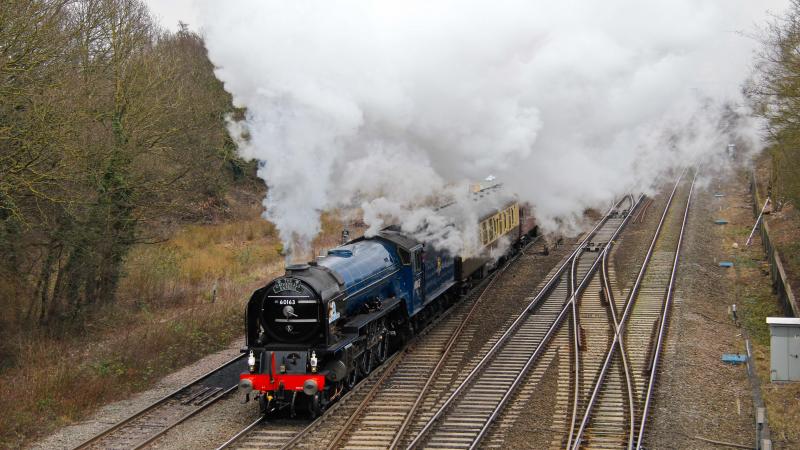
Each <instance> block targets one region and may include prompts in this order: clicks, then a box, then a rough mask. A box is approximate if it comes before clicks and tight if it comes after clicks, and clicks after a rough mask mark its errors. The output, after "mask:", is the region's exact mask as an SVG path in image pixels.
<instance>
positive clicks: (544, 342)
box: [409, 196, 644, 450]
mask: <svg viewBox="0 0 800 450" xmlns="http://www.w3.org/2000/svg"><path fill="white" fill-rule="evenodd" d="M643 198H644V196H641V197H639V201H637V202H636V204H637V205H638V204H639V202H641V200H642V199H643ZM619 204H620V203H617V205H619ZM630 217H631V216H630V214H628V215H627V216H625V219H624V220H623V221H622V223H620V225H619V226H618V227H617V229H616V230H614V233H613V234H612V235H611V237H610V238H609V240H608V242H607V243H606V245H605V246H604V247H603V250H602V253H601V254H600V255H598V258H597V259H595V261H594V263H592V266H591V267H590V268H589V270H588V271H587V272H586V275H585V276H584V277H583V279H582V280H581V282H580V284H579V285H578V286H577V288H576V291H575V292H573V293H572V297H571V298H570V299H569V300H568V301H567V302H566V303H565V304H564V307H563V308H562V309H561V312H560V313H559V315H558V317H556V320H555V321H553V323H552V324H551V325H550V328H549V329H548V330H547V333H545V335H544V337H543V338H542V340H541V341H540V342H539V344H538V345H537V346H536V349H535V350H534V351H533V353H532V354H531V356H530V357H529V358H528V361H527V362H526V363H525V366H523V368H522V370H520V372H519V374H517V376H516V378H515V379H514V381H513V382H512V383H511V386H510V387H509V389H508V391H506V393H505V394H504V395H503V397H502V398H501V400H500V403H498V405H497V406H496V407H495V409H494V411H493V412H492V414H491V415H490V416H489V418H488V420H486V421H485V422H484V424H483V427H481V430H480V432H478V435H477V436H476V437H475V439H474V440H473V441H472V444H471V445H470V447H469V448H470V450H473V449H475V448H477V447H478V445H479V444H480V442H481V440H482V439H483V437H484V436H485V435H486V434H487V432H488V431H489V427H490V426H491V425H492V423H493V422H494V421H495V419H497V417H498V416H499V415H500V413H501V412H502V411H503V409H504V408H505V404H506V403H507V402H508V400H509V399H510V398H511V396H512V395H513V394H514V393H515V392H516V388H517V387H519V385H520V384H522V381H523V380H524V378H525V376H526V375H527V372H528V370H529V369H530V368H531V366H532V365H533V363H534V362H536V361H537V360H538V358H539V356H540V355H541V353H542V352H543V351H544V350H545V348H546V346H547V344H548V343H549V341H550V339H551V338H552V336H553V335H554V334H555V333H556V331H557V330H558V328H559V327H560V324H561V322H562V321H563V320H564V316H565V315H566V314H567V312H568V311H570V310H571V311H572V312H573V314H574V313H575V303H576V298H577V296H579V295H580V294H581V293H582V292H583V290H584V289H585V288H586V285H587V284H588V283H589V280H590V279H591V278H592V274H593V273H594V272H595V270H596V269H597V265H598V264H599V263H600V260H602V258H603V256H604V255H605V254H606V253H607V252H608V249H609V248H610V246H611V245H610V244H611V242H613V241H614V239H616V237H617V236H618V235H619V233H620V232H621V231H622V229H623V228H624V227H625V225H626V224H627V223H628V220H629V219H630ZM581 248H582V247H581ZM554 278H556V277H554ZM465 382H466V380H465ZM420 436H422V432H420V434H419V435H418V436H417V438H419V437H420ZM410 448H411V446H409V449H410Z"/></svg>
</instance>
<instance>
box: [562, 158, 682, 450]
mask: <svg viewBox="0 0 800 450" xmlns="http://www.w3.org/2000/svg"><path fill="white" fill-rule="evenodd" d="M684 174H685V173H684ZM693 187H694V178H692V179H691V180H688V179H685V178H684V176H683V174H682V176H681V177H680V178H679V179H678V181H677V182H676V184H675V186H674V188H673V191H672V193H671V195H670V196H669V198H668V200H667V204H666V206H665V208H664V211H663V213H662V215H661V219H660V221H659V224H658V226H657V228H656V231H655V233H654V235H653V239H652V241H651V243H650V246H649V248H648V251H647V254H646V255H645V259H644V261H643V264H642V266H641V268H640V270H639V273H638V275H637V278H636V281H635V282H634V284H633V286H632V287H631V289H630V291H629V293H628V295H627V298H626V299H625V301H624V302H616V301H615V299H614V295H613V291H612V289H611V288H610V282H609V279H610V278H612V276H613V274H610V273H609V270H608V264H607V261H606V258H604V259H603V261H602V269H603V270H601V276H600V277H599V278H600V280H599V281H598V284H599V286H597V289H596V290H594V291H592V290H590V291H589V292H591V293H592V295H584V296H583V298H582V299H581V302H580V303H581V306H582V308H579V310H583V313H582V314H581V323H582V325H584V326H585V329H586V330H587V334H589V335H590V336H594V338H593V339H591V341H590V344H589V346H588V349H584V351H582V352H580V351H579V352H578V354H579V355H581V356H580V357H581V358H583V359H584V361H585V364H584V366H583V370H582V371H581V372H580V373H579V376H577V377H575V376H573V379H572V386H573V388H575V389H576V392H578V395H577V396H576V397H574V399H575V403H574V405H575V407H574V408H573V411H572V415H571V418H570V422H571V427H570V429H569V433H568V434H567V435H566V436H567V438H566V440H564V441H562V442H561V445H560V447H562V448H569V449H572V450H577V449H579V448H628V449H633V448H637V449H638V448H641V446H642V443H643V439H644V437H645V431H646V426H647V417H648V411H649V408H650V405H651V403H652V396H653V392H654V389H655V383H656V375H657V372H658V370H657V367H658V362H659V358H660V354H661V349H662V347H663V342H664V338H665V335H666V328H667V325H668V318H669V312H670V303H671V300H672V294H673V290H674V282H675V276H676V268H677V264H678V261H679V255H680V246H681V242H682V239H683V232H684V229H685V225H686V220H687V217H688V211H689V207H690V204H691V196H692V192H693ZM684 198H685V201H681V200H683V199H684ZM606 256H607V255H606ZM581 353H583V354H581ZM573 358H574V355H573ZM577 387H579V389H578V388H577Z"/></svg>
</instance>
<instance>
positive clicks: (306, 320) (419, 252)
mask: <svg viewBox="0 0 800 450" xmlns="http://www.w3.org/2000/svg"><path fill="white" fill-rule="evenodd" d="M501 192H502V191H501V188H500V186H499V185H495V186H492V187H489V188H486V189H481V190H478V191H476V192H475V193H474V194H473V195H474V196H475V202H476V203H479V204H480V205H481V207H482V209H483V211H484V213H483V214H481V220H480V221H479V224H478V225H479V230H480V231H479V233H480V242H481V244H482V247H483V249H482V252H481V254H480V256H477V257H462V256H459V255H453V254H450V252H448V251H445V250H440V249H437V248H435V246H433V245H430V244H427V243H425V242H419V241H417V240H415V239H413V238H412V237H409V236H407V235H405V234H403V233H401V232H400V231H399V230H398V229H396V228H392V227H389V228H386V229H384V230H383V231H381V232H379V233H378V234H377V235H375V236H372V237H369V238H365V237H362V238H358V239H355V240H353V241H350V242H348V243H347V244H345V245H342V246H340V247H337V248H334V249H332V250H330V251H328V253H327V255H326V256H325V257H321V258H319V259H318V260H317V261H312V262H310V263H308V264H295V265H290V266H288V267H286V274H285V275H284V276H282V277H279V278H276V279H275V280H273V281H272V282H270V283H269V284H267V285H266V286H264V287H263V288H261V289H258V290H257V291H255V292H254V293H253V295H252V297H251V298H250V300H249V302H248V304H247V309H246V314H245V323H246V347H245V348H244V349H243V351H244V352H246V353H247V359H248V361H247V362H248V367H249V371H248V372H247V373H243V374H241V375H240V380H239V389H240V391H242V392H244V393H245V394H246V398H247V399H249V398H250V395H251V394H255V396H256V399H257V400H258V401H259V403H260V407H261V409H262V411H264V412H275V411H282V410H288V411H289V413H290V414H291V415H295V413H296V411H297V410H298V408H302V409H303V410H305V409H308V411H309V412H310V414H311V415H312V416H314V415H317V414H319V413H320V412H322V411H323V410H324V409H325V407H326V406H327V405H328V404H330V403H331V402H333V401H335V400H336V399H337V398H339V397H340V396H341V395H342V394H343V393H344V392H346V391H347V390H349V389H350V388H352V387H353V386H354V385H355V384H356V383H357V382H358V381H359V380H360V379H362V378H364V377H365V376H366V375H367V374H369V373H370V372H371V371H372V370H373V369H374V368H375V367H377V366H378V365H379V364H380V363H382V362H383V361H384V360H385V359H386V358H387V357H388V356H389V355H391V354H392V352H394V351H395V350H396V349H398V348H400V347H402V345H403V343H404V342H405V341H407V340H408V339H409V338H410V337H411V336H413V335H414V333H415V332H417V331H418V330H420V329H421V328H422V327H423V326H424V325H425V324H427V323H428V322H429V321H430V320H431V319H432V318H434V317H435V316H436V315H438V314H439V313H441V311H443V310H444V309H446V308H448V307H449V306H450V305H452V304H453V303H454V302H456V301H458V300H459V299H460V298H461V296H462V294H463V293H464V292H465V291H466V290H468V289H469V287H470V286H471V285H472V284H473V283H475V282H476V281H478V280H480V279H481V278H483V277H484V276H485V275H486V274H488V272H489V271H490V270H491V269H492V268H493V266H494V264H495V263H496V262H497V259H498V255H494V257H489V256H488V254H489V252H490V250H491V249H493V248H496V247H497V246H498V245H499V244H500V242H502V241H505V244H508V245H504V247H503V248H506V250H505V251H504V252H503V254H502V255H499V257H500V258H502V257H505V256H507V255H508V254H509V253H513V252H514V251H516V250H517V249H518V248H519V246H520V245H521V244H522V243H523V242H524V241H525V240H526V239H528V238H529V237H532V236H534V235H535V234H536V232H537V228H536V225H535V221H534V220H533V219H532V217H531V216H530V214H528V208H527V207H525V206H520V204H519V203H518V202H517V201H516V200H514V199H504V198H503V197H502V195H501ZM498 205H500V206H499V207H498ZM447 208H448V207H445V208H444V209H443V210H442V212H443V213H445V214H446V213H447V212H448V211H447ZM449 208H451V209H454V208H453V207H452V206H451V207H449ZM454 216H455V214H454ZM454 220H455V219H454Z"/></svg>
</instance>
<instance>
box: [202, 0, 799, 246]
mask: <svg viewBox="0 0 800 450" xmlns="http://www.w3.org/2000/svg"><path fill="white" fill-rule="evenodd" d="M783 3H784V2H782V1H773V2H772V3H771V4H767V3H764V2H753V1H748V0H669V1H659V2H640V1H634V0H606V1H603V2H586V1H579V0H567V1H560V2H545V1H531V0H510V1H504V2H493V1H488V0H472V1H464V0H458V1H456V0H441V1H436V2H429V1H419V0H404V1H389V2H375V1H369V0H352V1H347V2H331V1H322V0H313V1H295V2H279V1H264V0H258V1H256V0H251V1H240V2H237V3H236V4H235V6H233V5H231V4H230V3H227V2H218V1H210V0H208V1H204V2H201V3H200V4H199V11H200V17H201V18H202V21H203V22H202V24H201V27H202V30H203V33H204V34H205V36H206V43H207V46H208V49H209V55H210V58H211V60H212V61H213V62H214V64H215V65H216V66H217V67H218V69H217V71H216V73H217V76H218V77H219V78H220V79H221V80H222V81H223V82H224V83H225V88H226V89H227V90H228V91H229V92H231V93H232V94H233V98H234V103H235V104H236V105H237V106H241V107H246V108H247V115H246V120H245V121H243V122H238V123H233V122H232V123H230V129H231V132H232V134H233V135H235V136H238V137H241V136H244V138H242V139H240V140H239V142H238V145H239V150H240V152H241V154H242V155H244V156H246V157H251V158H257V159H258V160H260V161H262V162H263V164H262V165H261V166H260V167H261V168H260V170H259V176H261V177H262V178H263V179H264V180H265V181H266V183H267V185H268V187H269V194H268V197H267V199H265V207H266V212H265V217H266V218H267V219H269V220H271V221H273V222H274V223H275V224H276V225H277V227H278V229H279V230H280V234H281V237H282V239H283V240H284V242H285V243H287V244H289V243H292V242H294V243H299V244H301V245H303V244H307V243H308V242H310V240H311V239H313V237H314V236H315V235H316V234H317V233H318V231H319V215H320V212H321V211H323V210H326V209H330V208H336V207H353V206H356V207H361V208H363V211H364V216H365V220H366V221H367V223H368V224H370V225H371V230H372V231H374V230H376V229H378V228H380V226H381V225H382V224H383V223H384V220H389V219H394V220H399V221H400V222H401V223H402V224H403V227H404V229H406V230H408V231H410V232H414V233H429V234H430V236H429V237H432V238H435V239H436V240H438V241H440V243H441V245H444V246H447V247H449V248H453V249H458V248H463V247H464V246H466V245H468V244H467V242H466V241H468V239H467V238H466V236H471V235H474V231H475V230H474V229H469V227H467V228H465V229H459V230H449V231H446V230H445V231H442V230H444V228H445V227H444V225H446V223H445V222H446V220H445V219H444V218H442V217H438V215H437V213H436V212H435V211H434V210H433V209H432V208H431V205H433V204H435V203H436V201H437V200H441V199H444V198H449V199H455V200H456V201H457V202H459V204H462V205H468V204H469V202H468V201H466V200H464V198H463V197H464V194H466V193H467V187H466V186H467V183H468V182H470V181H476V180H481V179H483V178H484V177H486V176H487V175H489V174H494V175H495V176H497V178H498V180H499V181H501V182H503V183H504V184H505V186H506V187H507V189H508V190H509V191H511V192H515V193H516V194H518V195H519V197H520V198H521V199H522V200H525V201H528V202H530V203H532V204H533V205H534V207H535V209H536V215H537V219H538V220H539V222H540V223H541V224H543V225H544V226H545V228H550V229H553V228H555V227H557V226H559V224H562V225H563V224H565V223H566V224H569V223H571V222H575V221H577V220H578V218H579V217H580V216H581V214H582V212H583V211H584V210H585V209H586V208H589V207H605V206H606V205H608V203H609V202H610V201H612V199H614V198H615V197H618V196H619V195H621V194H624V193H627V192H631V191H638V190H647V189H648V188H651V187H652V185H653V183H654V180H656V179H658V177H659V176H662V175H663V174H665V173H666V172H668V171H670V170H671V169H674V168H676V167H681V166H683V165H687V164H692V163H698V162H701V161H706V162H708V161H716V162H715V164H723V163H722V162H721V161H722V160H723V159H722V158H719V156H720V155H722V154H724V152H725V148H726V146H727V144H728V143H730V142H736V143H737V144H738V148H739V150H740V151H742V150H745V149H749V150H750V151H753V150H756V149H758V146H759V140H758V135H757V132H756V131H757V130H758V124H757V123H755V122H754V120H752V119H750V118H748V116H747V110H746V108H745V107H744V106H742V105H743V103H744V102H743V100H742V98H741V94H740V85H741V83H742V81H743V80H744V79H745V77H746V76H747V75H748V72H749V70H748V68H749V62H750V59H751V56H752V53H751V52H752V49H753V48H754V46H755V45H756V43H755V42H754V41H753V40H751V39H749V38H746V37H743V36H742V35H741V33H737V32H739V31H745V32H747V31H751V30H752V29H753V27H754V25H755V24H758V23H761V22H763V20H764V19H765V18H766V9H767V8H768V7H772V8H773V10H774V8H778V9H780V8H782V7H783ZM465 209H466V210H469V208H468V207H465ZM465 214H467V215H468V214H469V212H467V213H465ZM557 218H558V219H559V220H556V219H557Z"/></svg>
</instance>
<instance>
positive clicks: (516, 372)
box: [344, 198, 634, 448]
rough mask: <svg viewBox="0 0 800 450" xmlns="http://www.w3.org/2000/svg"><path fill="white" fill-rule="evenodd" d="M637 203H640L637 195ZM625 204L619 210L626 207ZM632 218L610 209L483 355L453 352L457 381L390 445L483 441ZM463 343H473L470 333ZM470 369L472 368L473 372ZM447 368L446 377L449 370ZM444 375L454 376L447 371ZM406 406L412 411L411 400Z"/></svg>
mask: <svg viewBox="0 0 800 450" xmlns="http://www.w3.org/2000/svg"><path fill="white" fill-rule="evenodd" d="M630 201H631V204H632V205H633V203H634V202H633V199H632V198H631V200H630ZM621 203H622V202H620V203H618V204H617V205H616V208H620V204H621ZM627 220H628V214H619V211H618V210H617V209H612V210H610V211H609V213H608V214H606V216H605V217H604V218H603V219H602V220H601V221H600V223H599V224H598V226H597V227H596V228H595V229H594V230H592V231H591V232H590V233H588V234H587V236H586V238H585V239H584V240H583V241H582V242H581V243H580V244H579V245H578V246H577V247H576V249H575V251H574V252H573V253H572V254H571V255H570V256H569V257H568V258H566V259H565V261H563V263H562V264H561V265H560V267H558V268H556V269H554V270H553V271H552V272H551V273H550V274H549V276H548V278H547V281H546V282H545V283H544V285H543V286H542V289H541V290H540V293H539V295H537V296H536V297H533V298H528V299H527V301H529V303H528V304H527V306H525V307H524V308H523V312H522V313H521V314H520V315H519V316H518V317H517V318H516V320H514V321H513V322H511V323H509V324H508V326H507V327H504V330H505V331H503V332H500V333H498V335H497V336H493V337H492V339H490V341H489V342H487V344H486V345H485V347H488V348H485V349H483V350H482V351H481V352H479V353H478V354H480V355H482V357H480V358H478V357H477V356H476V357H474V358H472V361H469V362H468V363H467V364H464V363H463V358H462V361H461V362H459V360H458V358H452V357H450V358H449V359H450V360H452V361H455V363H453V362H451V363H449V364H448V368H447V370H449V371H452V372H454V373H455V374H456V376H455V379H454V380H452V381H451V382H450V383H447V384H445V385H441V384H440V383H439V384H434V387H433V389H431V392H430V394H432V395H426V396H425V401H424V402H423V403H422V406H421V407H419V409H418V411H416V412H415V411H414V410H413V408H412V410H411V413H410V414H408V413H406V415H404V416H402V417H404V423H403V427H404V428H402V429H400V430H398V431H397V432H396V437H395V438H393V441H392V442H391V443H390V445H389V447H390V448H394V447H398V446H402V447H408V448H412V447H416V446H423V445H424V446H425V447H430V448H435V447H446V448H474V447H475V446H477V445H478V443H479V442H480V441H481V439H482V438H483V437H484V436H485V435H486V432H487V430H488V428H489V426H490V425H491V423H492V422H493V421H494V420H495V419H496V418H497V417H498V416H499V414H500V413H501V411H502V410H503V407H504V405H505V404H506V402H507V401H508V400H509V398H510V397H511V395H513V393H514V391H515V389H516V388H517V387H518V386H519V385H520V384H521V381H522V380H523V379H524V377H525V375H526V373H527V371H528V369H529V368H530V367H531V365H532V364H533V362H534V361H535V360H536V359H537V358H538V357H539V356H540V355H541V354H542V352H543V350H544V348H545V346H546V344H547V342H548V341H549V339H550V338H551V337H552V336H553V334H554V333H555V329H556V328H557V327H558V324H559V323H560V322H561V321H562V320H563V319H564V318H565V316H566V314H567V313H568V311H569V310H570V309H571V308H572V303H573V299H574V297H575V296H574V295H573V293H575V292H580V291H581V290H583V289H585V287H586V286H585V285H586V283H585V280H586V277H587V275H588V274H590V273H591V272H592V271H593V270H594V269H595V268H596V266H597V261H598V256H599V255H601V254H603V251H602V250H601V249H603V248H605V246H606V244H607V243H608V242H609V241H611V240H613V239H614V237H615V236H616V235H617V234H618V233H619V232H620V230H621V229H622V227H623V226H624V224H625V223H626V222H627ZM573 262H574V263H573ZM575 280H581V281H580V282H577V281H575ZM531 313H533V314H531ZM459 341H461V342H467V341H469V338H468V337H467V338H466V339H459ZM456 348H457V347H456ZM447 356H448V355H443V356H442V358H445V357H447ZM470 367H471V368H472V370H471V371H469V372H468V369H469V368H470ZM431 373H432V374H435V372H431ZM442 373H443V374H445V375H446V374H447V371H443V372H442ZM437 378H445V379H446V378H447V377H442V376H441V374H439V376H438V377H437ZM448 381H450V380H448ZM423 394H426V393H425V392H423ZM423 394H420V395H423ZM398 407H399V408H402V407H404V408H406V409H408V406H402V405H399V406H398ZM415 414H416V416H415ZM409 417H413V419H409ZM361 429H363V430H365V431H366V432H369V429H370V427H369V424H368V423H365V424H364V426H362V427H361ZM351 443H353V442H348V444H351ZM354 444H357V445H353V446H352V448H359V447H363V446H364V445H363V443H362V442H359V441H357V442H355V443H354ZM375 447H386V445H377V446H373V448H375ZM344 448H350V446H349V445H345V446H344Z"/></svg>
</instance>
